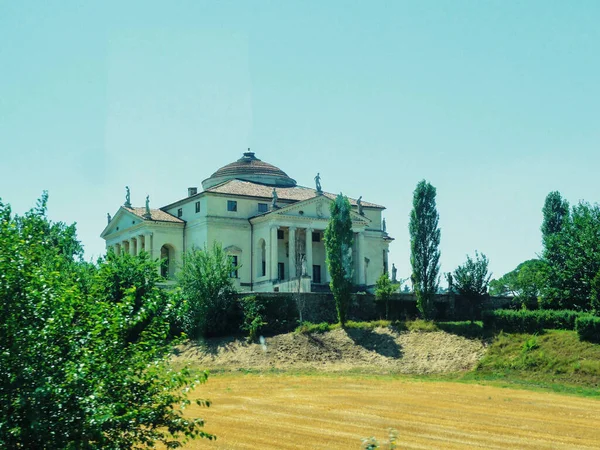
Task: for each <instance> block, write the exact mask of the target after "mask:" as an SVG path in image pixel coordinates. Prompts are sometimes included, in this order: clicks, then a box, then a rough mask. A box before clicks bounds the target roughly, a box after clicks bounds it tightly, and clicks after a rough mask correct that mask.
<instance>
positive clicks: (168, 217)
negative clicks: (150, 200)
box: [123, 206, 183, 223]
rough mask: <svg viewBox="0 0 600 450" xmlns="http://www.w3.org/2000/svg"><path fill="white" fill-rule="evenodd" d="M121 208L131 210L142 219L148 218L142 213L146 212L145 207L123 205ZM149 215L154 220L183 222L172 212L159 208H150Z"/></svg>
mask: <svg viewBox="0 0 600 450" xmlns="http://www.w3.org/2000/svg"><path fill="white" fill-rule="evenodd" d="M123 209H126V210H127V211H129V212H132V213H133V214H135V215H136V216H138V217H141V218H142V219H144V220H148V219H146V218H145V217H144V214H146V208H145V207H141V208H137V207H133V208H128V207H127V206H123ZM150 215H151V217H152V218H151V220H155V221H157V222H175V223H183V220H181V219H180V218H179V217H175V216H174V215H172V214H169V213H168V212H165V211H163V210H161V209H151V210H150Z"/></svg>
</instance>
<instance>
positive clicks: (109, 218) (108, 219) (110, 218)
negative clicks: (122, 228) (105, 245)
mask: <svg viewBox="0 0 600 450" xmlns="http://www.w3.org/2000/svg"><path fill="white" fill-rule="evenodd" d="M106 220H107V221H108V223H110V221H111V220H112V217H110V213H106Z"/></svg>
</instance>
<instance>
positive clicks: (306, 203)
mask: <svg viewBox="0 0 600 450" xmlns="http://www.w3.org/2000/svg"><path fill="white" fill-rule="evenodd" d="M333 202H334V200H332V199H330V198H328V197H325V196H324V195H321V196H318V197H313V198H310V199H308V200H303V201H300V202H296V203H293V204H291V205H287V206H285V207H283V208H279V209H275V210H272V211H270V212H269V213H268V214H265V215H264V216H263V217H265V218H266V217H273V216H280V217H286V218H305V219H313V220H323V221H329V218H330V217H331V213H330V212H329V211H330V209H329V208H330V205H331V204H332V203H333ZM350 218H351V219H352V222H353V223H361V224H368V223H370V222H371V220H370V219H368V218H367V217H365V216H361V215H360V214H358V213H357V212H356V211H353V210H352V211H350Z"/></svg>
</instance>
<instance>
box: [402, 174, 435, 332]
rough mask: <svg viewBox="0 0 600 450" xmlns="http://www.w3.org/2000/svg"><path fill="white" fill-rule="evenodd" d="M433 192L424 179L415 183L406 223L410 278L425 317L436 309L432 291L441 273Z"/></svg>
mask: <svg viewBox="0 0 600 450" xmlns="http://www.w3.org/2000/svg"><path fill="white" fill-rule="evenodd" d="M435 196H436V189H435V188H434V187H433V186H432V185H431V184H429V183H428V182H427V181H425V180H422V181H420V182H419V183H418V184H417V187H416V189H415V191H414V193H413V209H412V211H411V213H410V223H409V232H410V264H411V266H412V277H411V278H412V280H413V282H414V291H415V294H416V296H417V306H418V307H419V311H420V312H421V314H422V315H423V318H424V319H426V320H430V319H432V318H433V316H434V313H435V305H434V295H435V293H436V292H437V290H438V286H439V273H440V250H439V245H440V229H439V227H438V222H439V214H438V211H437V207H436V203H435Z"/></svg>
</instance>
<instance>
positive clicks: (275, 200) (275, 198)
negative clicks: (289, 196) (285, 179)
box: [271, 188, 278, 209]
mask: <svg viewBox="0 0 600 450" xmlns="http://www.w3.org/2000/svg"><path fill="white" fill-rule="evenodd" d="M277 198H278V197H277V189H275V188H273V201H272V202H271V208H272V209H277Z"/></svg>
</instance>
